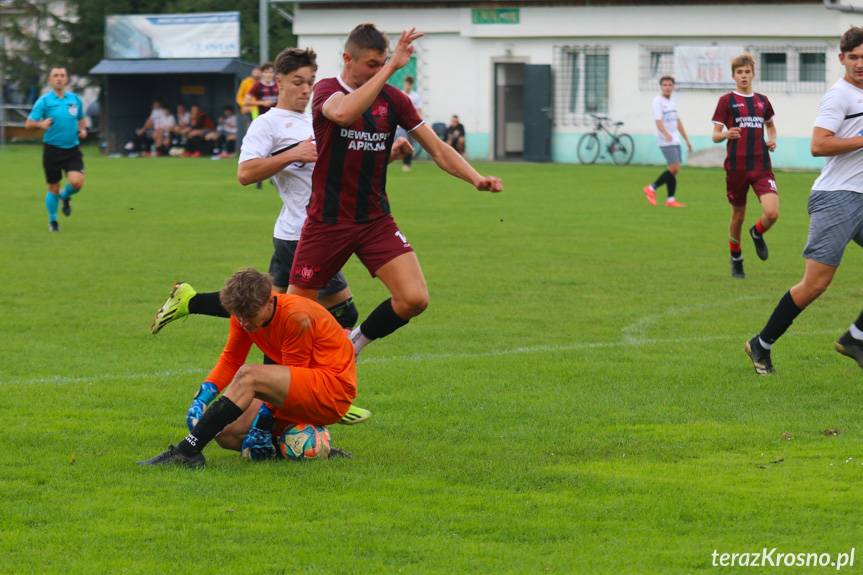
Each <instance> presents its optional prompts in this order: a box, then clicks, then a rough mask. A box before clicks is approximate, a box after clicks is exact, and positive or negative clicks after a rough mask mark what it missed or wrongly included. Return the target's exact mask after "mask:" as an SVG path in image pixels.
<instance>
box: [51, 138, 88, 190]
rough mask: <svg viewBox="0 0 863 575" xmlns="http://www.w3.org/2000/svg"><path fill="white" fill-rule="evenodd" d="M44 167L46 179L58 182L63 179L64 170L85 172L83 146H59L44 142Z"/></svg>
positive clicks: (54, 182)
mask: <svg viewBox="0 0 863 575" xmlns="http://www.w3.org/2000/svg"><path fill="white" fill-rule="evenodd" d="M42 168H44V170H45V181H46V182H48V183H49V184H57V183H59V182H60V180H62V179H63V172H64V171H65V172H66V173H67V174H68V173H69V172H81V173H82V174H83V173H84V156H83V155H81V148H79V147H78V146H74V147H72V148H58V147H57V146H52V145H51V144H42Z"/></svg>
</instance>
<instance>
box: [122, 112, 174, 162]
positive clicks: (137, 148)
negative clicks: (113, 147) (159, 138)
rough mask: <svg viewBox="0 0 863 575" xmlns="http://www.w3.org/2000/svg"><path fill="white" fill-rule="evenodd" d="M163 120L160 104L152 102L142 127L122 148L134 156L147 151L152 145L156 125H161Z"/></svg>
mask: <svg viewBox="0 0 863 575" xmlns="http://www.w3.org/2000/svg"><path fill="white" fill-rule="evenodd" d="M163 118H164V111H163V110H162V102H161V101H159V100H153V105H152V108H151V110H150V116H149V117H148V118H147V120H146V121H145V122H144V125H143V126H141V127H140V128H138V129H137V130H135V137H134V138H132V140H131V141H130V142H128V143H127V144H126V145H125V146H124V147H125V148H126V150H127V151H129V152H132V153H135V154H137V153H139V152H144V151H146V150H149V149H150V146H151V145H152V143H153V134H154V132H155V131H156V124H157V123H161V121H162V119H163Z"/></svg>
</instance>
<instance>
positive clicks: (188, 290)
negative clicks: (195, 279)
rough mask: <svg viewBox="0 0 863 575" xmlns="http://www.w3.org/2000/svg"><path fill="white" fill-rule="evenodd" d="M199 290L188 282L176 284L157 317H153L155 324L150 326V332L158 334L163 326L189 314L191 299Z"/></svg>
mask: <svg viewBox="0 0 863 575" xmlns="http://www.w3.org/2000/svg"><path fill="white" fill-rule="evenodd" d="M196 294H197V292H196V291H195V288H193V287H192V286H190V285H189V284H187V283H186V282H179V283H177V284H174V289H172V290H171V295H170V296H168V301H166V302H165V304H164V305H163V306H162V307H160V308H159V311H158V312H157V313H156V317H154V318H153V325H151V326H150V333H152V334H153V335H156V334H157V333H159V332H160V331H162V328H163V327H165V326H166V325H168V324H169V323H171V322H172V321H174V320H175V319H180V318H183V317H186V316H187V315H189V300H190V299H192V298H193V297H194V296H195V295H196Z"/></svg>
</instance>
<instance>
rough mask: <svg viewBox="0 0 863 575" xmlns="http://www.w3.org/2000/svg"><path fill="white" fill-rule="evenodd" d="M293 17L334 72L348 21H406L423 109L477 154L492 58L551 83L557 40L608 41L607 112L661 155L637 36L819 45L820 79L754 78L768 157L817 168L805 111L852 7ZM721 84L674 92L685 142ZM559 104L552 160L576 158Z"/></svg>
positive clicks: (303, 38)
mask: <svg viewBox="0 0 863 575" xmlns="http://www.w3.org/2000/svg"><path fill="white" fill-rule="evenodd" d="M295 18H296V20H295V23H294V31H295V33H296V34H297V35H298V37H299V45H300V46H312V47H314V48H315V50H316V51H317V53H318V61H319V65H320V69H319V71H318V77H319V78H325V77H329V76H334V75H336V74H338V73H339V72H340V70H341V52H342V46H343V42H344V39H345V38H346V36H347V34H348V32H349V31H350V30H351V29H352V28H353V27H354V26H355V25H356V24H358V23H361V22H367V21H373V22H374V23H375V24H376V25H377V26H378V27H379V28H380V29H382V30H384V31H386V32H387V33H388V35H389V36H390V38H391V40H393V41H395V39H396V38H397V37H398V33H399V32H400V31H401V30H403V29H407V28H410V27H412V26H416V27H417V28H418V30H419V31H421V32H423V33H424V34H425V36H424V37H423V38H421V39H419V40H418V41H417V42H416V43H415V44H416V48H417V50H416V54H417V58H418V65H417V71H418V89H419V90H420V93H421V94H422V96H423V99H424V101H425V104H426V106H425V109H424V116H425V117H426V119H427V120H428V121H430V122H438V121H441V122H446V121H448V118H449V117H450V116H451V115H452V114H458V116H459V117H460V119H461V121H462V123H463V124H464V125H465V128H466V130H467V132H468V153H469V155H470V156H471V157H472V158H476V159H492V156H493V149H494V147H493V137H494V133H493V132H494V128H493V126H494V109H493V108H494V63H495V62H524V63H529V64H549V65H552V75H553V82H554V83H555V84H558V83H559V79H558V78H559V75H560V73H561V70H560V67H559V62H556V61H555V50H556V49H558V50H559V47H560V46H567V45H571V46H607V47H608V61H609V95H608V115H609V116H611V117H612V118H613V119H614V120H616V121H622V122H624V126H623V129H624V130H625V131H626V132H628V133H630V134H631V135H632V136H633V138H634V139H635V141H636V154H635V157H634V158H633V162H634V163H647V164H662V163H663V158H662V155H661V154H660V152H659V151H658V150H657V149H656V142H655V125H654V123H653V118H652V116H651V102H652V100H653V98H654V96H656V94H658V92H659V88H658V86H652V85H651V86H646V85H645V84H644V81H643V78H642V76H643V72H641V71H640V70H639V65H640V64H639V63H640V61H642V60H643V59H642V56H643V52H644V50H645V48H644V47H645V46H650V45H668V46H675V45H689V46H706V45H719V46H744V47H746V48H749V47H755V48H757V47H759V46H762V47H763V46H771V47H775V46H779V47H782V46H790V47H794V46H807V47H813V46H815V47H821V48H823V49H826V54H827V57H826V82H825V83H824V85H823V86H822V87H819V89H818V90H816V91H812V92H810V93H799V92H794V91H793V90H789V89H786V87H784V86H783V88H782V89H779V90H776V89H775V86H768V85H764V86H763V87H762V86H761V85H759V83H758V82H757V81H756V84H755V91H757V92H761V91H762V90H763V93H765V94H766V95H767V96H768V98H769V99H770V101H771V103H772V104H773V106H774V109H775V110H776V118H775V121H776V126H777V130H778V135H779V138H778V142H777V151H776V153H775V155H774V164H775V165H776V166H777V167H787V168H820V167H821V166H822V165H823V159H816V158H812V157H811V155H810V154H809V136H810V134H811V130H812V121H813V119H814V117H815V113H816V112H817V108H818V102H819V100H820V98H821V95H822V94H823V91H824V90H826V88H828V87H829V86H831V85H832V84H833V83H834V82H835V81H836V80H838V79H839V78H840V77H841V76H842V75H843V73H844V69H843V68H842V67H841V65H840V64H839V61H838V57H837V54H838V51H839V48H838V39H839V36H841V34H842V33H843V32H844V31H845V30H846V29H847V27H848V25H849V24H850V23H852V22H853V21H854V20H855V19H856V16H855V15H853V14H846V13H841V12H838V11H833V10H827V9H825V8H824V7H823V6H822V5H821V4H802V5H801V4H793V5H775V4H773V5H756V6H751V5H749V6H743V5H733V6H719V5H707V6H685V7H684V6H610V7H590V6H587V7H584V6H580V7H522V8H521V9H520V23H518V24H488V25H484V24H473V23H472V22H471V10H470V9H469V8H442V9H439V8H417V9H412V10H405V9H390V10H387V9H376V10H375V11H374V13H373V14H370V13H369V12H368V11H366V10H359V9H352V8H346V9H339V10H321V9H316V8H314V6H313V5H308V4H306V5H298V7H297V10H296V13H295ZM555 66H557V68H556V67H555ZM756 66H757V67H758V63H757V64H756ZM757 71H758V70H757ZM822 88H823V89H822ZM731 89H733V85H729V86H728V88H727V89H680V90H678V91H676V92H675V99H676V100H677V101H678V106H679V110H680V117H681V119H682V121H683V123H684V125H685V127H686V130H687V133H688V134H689V136H690V139H691V140H692V143H693V146H694V147H695V148H696V150H710V149H713V148H715V147H717V146H719V147H721V145H716V144H713V142H712V140H711V137H710V134H711V132H712V130H713V124H712V122H711V118H712V115H713V111H714V109H715V107H716V103H717V100H718V98H719V97H720V96H721V95H722V94H724V93H727V92H728V91H730V90H731ZM555 91H556V92H557V91H558V86H557V85H556V86H555ZM560 107H561V106H560V102H559V101H555V108H556V109H555V126H554V129H553V136H552V154H553V160H554V161H559V162H577V161H578V160H577V157H576V153H575V149H576V145H577V142H578V139H579V138H580V137H581V135H582V134H583V133H584V132H586V131H589V129H590V127H589V126H586V125H584V123H578V122H576V123H572V122H569V123H565V122H562V121H561V120H560V118H559V115H560ZM720 156H721V154H720Z"/></svg>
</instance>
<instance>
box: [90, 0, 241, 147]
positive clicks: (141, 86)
mask: <svg viewBox="0 0 863 575" xmlns="http://www.w3.org/2000/svg"><path fill="white" fill-rule="evenodd" d="M239 54H240V14H239V12H211V13H196V14H151V15H111V16H107V17H106V18H105V59H104V60H102V61H101V62H99V63H98V64H97V65H96V66H95V67H93V68H92V69H91V70H90V74H93V75H104V76H106V77H107V78H106V80H107V81H106V82H105V114H104V118H105V126H104V134H105V144H106V151H107V152H108V153H109V154H110V153H118V152H121V151H122V147H123V144H124V143H125V142H127V141H129V140H130V139H131V138H132V136H133V135H134V131H135V129H137V128H139V127H140V126H141V125H142V124H143V123H144V121H145V120H146V119H147V117H148V116H149V115H150V109H151V106H152V103H153V100H159V101H160V102H162V105H163V106H166V107H168V108H170V109H171V111H172V112H175V111H176V106H177V104H185V106H186V108H187V109H188V108H189V107H190V106H192V105H194V104H197V105H198V106H200V107H201V109H202V110H203V111H204V112H205V113H206V114H207V115H208V116H209V117H210V118H211V119H212V120H213V122H215V121H216V119H218V117H219V116H221V114H222V110H223V108H224V107H225V106H227V105H233V106H234V111H235V112H239V110H237V109H236V101H235V99H234V98H235V97H236V94H237V90H238V89H239V86H240V82H242V81H243V79H245V78H246V77H248V76H249V75H251V72H252V69H253V68H254V67H255V64H250V63H248V62H243V61H241V60H240V59H239ZM242 136H243V134H238V137H239V138H242Z"/></svg>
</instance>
